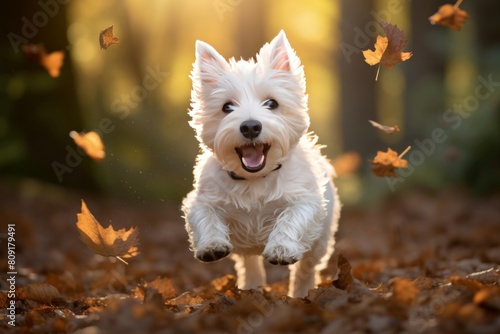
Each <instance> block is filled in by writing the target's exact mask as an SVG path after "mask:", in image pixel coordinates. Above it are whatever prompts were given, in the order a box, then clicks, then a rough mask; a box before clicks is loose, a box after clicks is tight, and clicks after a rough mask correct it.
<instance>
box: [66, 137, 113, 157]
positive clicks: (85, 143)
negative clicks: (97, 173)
mask: <svg viewBox="0 0 500 334" xmlns="http://www.w3.org/2000/svg"><path fill="white" fill-rule="evenodd" d="M69 136H70V137H71V138H73V140H74V141H75V143H76V145H78V146H80V147H81V148H82V149H83V150H84V151H85V153H87V155H88V156H89V157H91V158H92V159H95V160H102V159H104V158H105V157H106V152H105V151H104V145H103V143H102V141H101V138H100V137H99V135H98V134H97V132H94V131H90V132H88V133H78V132H76V131H71V132H70V133H69Z"/></svg>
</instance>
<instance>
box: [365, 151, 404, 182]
mask: <svg viewBox="0 0 500 334" xmlns="http://www.w3.org/2000/svg"><path fill="white" fill-rule="evenodd" d="M410 148H411V146H408V147H407V148H406V150H404V151H403V153H401V154H400V155H399V156H398V154H397V153H396V151H393V150H391V149H390V148H388V149H387V152H382V151H378V152H377V156H376V157H375V159H373V160H372V161H371V164H372V172H373V173H374V174H375V175H377V176H391V177H397V176H398V175H397V174H396V173H395V172H394V170H395V169H396V168H408V161H406V160H404V159H401V157H402V156H403V155H405V154H406V152H408V151H409V150H410Z"/></svg>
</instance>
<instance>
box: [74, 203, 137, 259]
mask: <svg viewBox="0 0 500 334" xmlns="http://www.w3.org/2000/svg"><path fill="white" fill-rule="evenodd" d="M77 218H78V221H77V222H76V227H77V228H78V231H79V232H80V239H81V240H82V241H83V243H84V244H85V245H87V247H88V248H89V249H90V250H91V251H93V252H95V253H97V254H100V255H102V256H112V257H116V258H118V259H119V260H121V261H123V259H122V258H129V257H133V256H136V255H137V254H139V251H138V248H137V244H138V234H139V230H138V229H137V228H131V229H129V230H127V231H126V230H125V229H124V228H122V229H119V230H118V231H115V230H114V229H113V227H112V226H111V225H110V226H108V227H107V228H103V227H102V226H101V224H99V222H98V221H97V220H96V219H95V218H94V216H93V215H92V213H90V211H89V209H88V208H87V205H86V204H85V202H84V201H83V200H82V212H81V213H79V214H77ZM123 262H125V261H123ZM125 263H127V262H125Z"/></svg>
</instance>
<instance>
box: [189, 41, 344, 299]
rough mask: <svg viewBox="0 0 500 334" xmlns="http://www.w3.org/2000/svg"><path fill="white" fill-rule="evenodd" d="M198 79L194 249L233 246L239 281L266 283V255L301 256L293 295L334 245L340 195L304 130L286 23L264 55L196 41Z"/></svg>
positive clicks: (213, 254) (202, 255) (281, 260)
mask: <svg viewBox="0 0 500 334" xmlns="http://www.w3.org/2000/svg"><path fill="white" fill-rule="evenodd" d="M191 79H192V80H193V89H192V93H191V99H192V103H191V107H192V109H191V111H190V116H191V117H192V121H191V122H190V125H191V126H192V127H193V128H194V129H195V130H196V134H197V138H198V140H199V141H200V143H201V145H200V146H201V150H202V152H201V153H200V155H199V156H198V159H197V164H196V167H195V169H194V177H195V181H194V190H193V191H192V192H191V193H189V194H188V195H187V197H186V198H185V199H184V201H183V207H182V209H183V212H184V215H185V216H184V217H185V218H186V229H187V231H188V233H189V240H190V242H191V249H192V250H193V251H194V255H195V257H196V258H197V259H198V260H201V261H203V262H211V261H216V260H219V259H222V258H223V257H225V256H227V255H229V254H231V256H232V258H233V259H234V260H235V261H236V272H237V275H238V287H239V288H241V289H252V288H257V287H259V286H263V285H265V284H266V275H265V271H264V265H263V261H262V260H263V258H264V259H266V260H267V261H269V262H270V263H272V264H280V265H291V264H294V265H293V266H292V268H291V273H290V287H289V291H288V294H289V295H290V296H292V297H304V296H306V295H307V292H308V290H309V289H312V288H314V286H315V284H317V283H318V282H319V270H321V269H324V268H325V267H326V264H327V261H328V259H329V257H330V255H331V253H332V252H333V246H334V243H335V239H334V234H335V232H336V230H337V221H338V218H339V215H340V202H339V200H338V198H337V192H336V189H335V187H334V186H333V184H332V182H331V178H332V176H333V174H334V171H333V168H332V166H331V165H330V163H329V162H328V160H327V159H326V158H325V157H324V156H323V155H322V154H321V152H320V147H319V146H317V145H316V141H317V137H316V136H313V135H311V134H307V133H306V131H307V129H308V127H309V115H308V113H307V112H308V108H307V94H306V92H305V89H306V85H305V78H304V71H303V68H302V65H301V64H300V60H299V58H298V57H297V55H296V54H295V52H294V50H293V49H292V48H291V46H290V44H289V43H288V40H287V38H286V36H285V33H284V32H283V31H281V32H280V33H279V34H278V36H276V37H275V38H274V39H273V41H272V42H271V43H269V44H265V45H264V46H263V47H262V49H261V50H260V52H259V53H258V54H257V59H256V61H254V60H253V59H251V60H249V61H244V60H240V61H236V60H234V58H233V59H230V60H229V62H227V61H226V60H225V59H224V58H223V57H222V56H221V55H220V54H219V53H217V51H215V49H214V48H212V47H211V46H210V45H208V44H206V43H204V42H200V41H197V42H196V61H195V62H194V64H193V71H192V73H191Z"/></svg>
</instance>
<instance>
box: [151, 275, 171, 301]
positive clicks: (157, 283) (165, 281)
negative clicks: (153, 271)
mask: <svg viewBox="0 0 500 334" xmlns="http://www.w3.org/2000/svg"><path fill="white" fill-rule="evenodd" d="M146 286H147V287H153V288H154V289H156V290H157V291H158V292H159V293H160V294H161V296H162V297H163V299H164V300H167V299H172V298H174V297H175V296H176V295H177V292H176V291H175V288H174V286H173V284H172V280H171V279H169V278H166V277H165V278H160V277H157V278H156V279H155V280H154V281H152V282H149V283H146Z"/></svg>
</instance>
